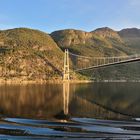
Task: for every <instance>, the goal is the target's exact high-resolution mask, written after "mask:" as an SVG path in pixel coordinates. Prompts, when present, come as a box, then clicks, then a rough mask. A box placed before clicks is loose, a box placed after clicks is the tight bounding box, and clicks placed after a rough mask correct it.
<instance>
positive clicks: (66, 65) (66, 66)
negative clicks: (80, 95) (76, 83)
mask: <svg viewBox="0 0 140 140" xmlns="http://www.w3.org/2000/svg"><path fill="white" fill-rule="evenodd" d="M68 80H70V74H69V51H68V49H65V54H64V72H63V81H68Z"/></svg>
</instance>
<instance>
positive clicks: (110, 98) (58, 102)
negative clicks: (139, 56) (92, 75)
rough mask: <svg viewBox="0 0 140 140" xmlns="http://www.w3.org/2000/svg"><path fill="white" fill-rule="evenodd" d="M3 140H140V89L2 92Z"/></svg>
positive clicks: (63, 87)
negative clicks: (107, 139)
mask: <svg viewBox="0 0 140 140" xmlns="http://www.w3.org/2000/svg"><path fill="white" fill-rule="evenodd" d="M0 115H1V118H0V138H9V139H16V138H28V139H29V138H31V139H32V138H38V139H41V138H42V139H46V138H53V139H63V138H64V139H65V138H66V137H67V138H68V139H72V138H73V139H80V138H81V139H87V138H88V139H90V138H91V139H92V138H96V139H103V138H112V139H140V122H139V121H140V119H139V117H140V83H88V84H69V83H63V84H47V85H33V84H32V85H1V86H0Z"/></svg>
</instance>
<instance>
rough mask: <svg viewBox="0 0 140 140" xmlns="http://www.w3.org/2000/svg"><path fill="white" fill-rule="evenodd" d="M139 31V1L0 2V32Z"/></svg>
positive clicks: (53, 0) (3, 0) (15, 0)
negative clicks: (129, 29) (102, 28)
mask: <svg viewBox="0 0 140 140" xmlns="http://www.w3.org/2000/svg"><path fill="white" fill-rule="evenodd" d="M106 26H107V27H110V28H113V29H115V30H120V29H122V28H131V27H137V28H140V0H0V29H9V28H17V27H29V28H33V29H39V30H42V31H45V32H48V33H50V32H52V31H55V30H60V29H68V28H70V29H80V30H85V31H92V30H94V29H96V28H99V27H106Z"/></svg>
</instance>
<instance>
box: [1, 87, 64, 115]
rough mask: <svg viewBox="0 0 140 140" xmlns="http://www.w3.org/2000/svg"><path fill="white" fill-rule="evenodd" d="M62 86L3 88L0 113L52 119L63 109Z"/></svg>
mask: <svg viewBox="0 0 140 140" xmlns="http://www.w3.org/2000/svg"><path fill="white" fill-rule="evenodd" d="M60 97H62V87H61V86H60V85H28V86H1V87H0V113H1V114H2V115H6V116H11V117H12V116H13V117H33V118H39V117H40V118H42V117H43V118H44V117H49V116H50V117H51V116H53V115H55V114H57V113H58V112H60V111H61V110H62V109H63V99H62V98H60Z"/></svg>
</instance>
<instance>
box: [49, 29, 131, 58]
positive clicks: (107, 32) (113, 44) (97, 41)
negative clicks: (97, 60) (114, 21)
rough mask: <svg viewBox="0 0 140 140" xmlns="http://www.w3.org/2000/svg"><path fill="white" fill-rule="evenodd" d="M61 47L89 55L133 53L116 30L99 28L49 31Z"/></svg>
mask: <svg viewBox="0 0 140 140" xmlns="http://www.w3.org/2000/svg"><path fill="white" fill-rule="evenodd" d="M51 36H52V38H53V39H54V40H55V42H56V43H57V44H58V46H60V47H61V48H62V49H64V48H69V49H70V50H71V51H73V52H76V53H79V54H82V55H85V54H87V55H89V56H119V55H127V54H129V53H130V52H132V53H133V50H131V48H129V47H127V46H126V44H125V42H124V41H123V40H122V39H121V37H120V36H119V34H118V33H117V32H116V31H113V30H112V29H110V28H107V27H106V28H100V29H97V30H95V31H92V32H84V31H79V30H61V31H56V32H53V33H51Z"/></svg>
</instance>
